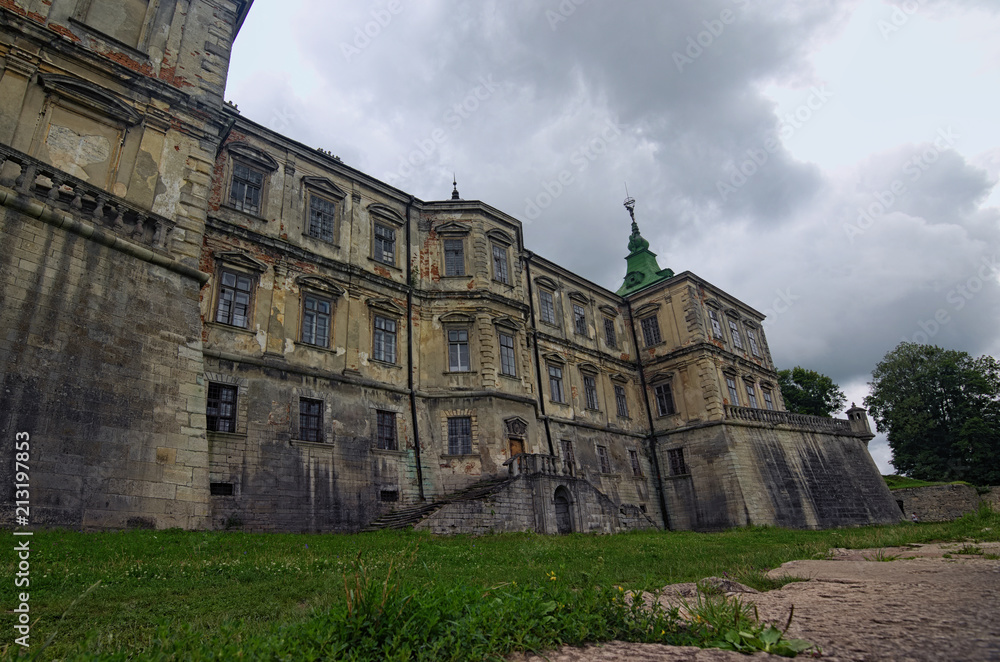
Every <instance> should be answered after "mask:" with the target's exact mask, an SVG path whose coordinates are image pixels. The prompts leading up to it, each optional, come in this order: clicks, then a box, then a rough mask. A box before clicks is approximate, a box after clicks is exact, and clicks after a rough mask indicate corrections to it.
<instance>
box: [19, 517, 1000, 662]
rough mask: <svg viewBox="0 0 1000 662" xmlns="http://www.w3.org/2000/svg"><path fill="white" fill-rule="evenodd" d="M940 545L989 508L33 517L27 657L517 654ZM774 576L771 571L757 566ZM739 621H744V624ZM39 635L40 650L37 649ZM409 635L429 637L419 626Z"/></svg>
mask: <svg viewBox="0 0 1000 662" xmlns="http://www.w3.org/2000/svg"><path fill="white" fill-rule="evenodd" d="M939 540H955V541H959V542H964V541H967V540H976V541H997V540H1000V515H997V514H996V513H994V512H992V511H991V510H989V509H988V508H983V509H982V510H980V511H978V512H976V513H971V514H969V515H966V516H964V517H962V518H961V519H959V520H956V521H954V522H945V523H924V524H921V525H920V526H913V525H910V524H904V525H896V526H884V527H865V528H856V529H843V530H831V531H808V530H805V531H804V530H787V529H779V528H774V527H748V528H742V529H734V530H731V531H726V532H722V533H712V534H706V533H690V532H660V531H649V532H635V533H629V534H620V535H615V536H590V535H582V534H573V535H568V536H540V535H535V534H503V535H494V536H483V537H471V536H451V537H433V536H430V535H427V534H420V533H415V532H412V531H409V532H376V533H366V534H359V535H308V534H260V533H256V534H255V533H246V532H240V531H213V532H191V531H177V530H171V531H149V530H144V531H128V532H104V533H83V532H77V531H64V530H38V531H36V532H35V535H34V537H33V539H32V557H31V560H32V564H31V587H30V592H31V615H32V630H31V644H32V646H31V649H29V651H28V652H29V653H31V654H32V655H35V654H36V653H40V654H39V655H38V656H37V659H68V660H72V659H105V658H108V657H111V656H114V655H117V656H118V657H119V658H121V659H125V658H127V656H128V655H129V654H131V655H132V656H133V658H132V659H147V658H149V657H153V658H154V659H155V656H156V655H159V656H161V658H162V659H167V658H169V657H171V656H174V655H176V657H177V658H179V659H185V658H187V659H206V660H209V659H219V660H221V659H230V658H235V659H239V657H238V655H237V654H238V653H239V651H241V650H242V651H243V659H253V658H255V657H256V656H257V655H256V653H258V652H260V654H261V656H263V659H277V657H276V655H277V654H275V655H273V656H271V657H268V656H269V655H272V654H271V653H269V652H268V651H272V650H273V651H286V652H287V655H285V657H284V658H283V659H289V660H291V659H299V654H300V653H301V655H302V659H310V658H309V656H308V653H309V650H312V649H308V648H307V647H308V646H313V647H316V648H317V649H318V647H320V646H333V644H329V643H324V642H329V641H332V640H333V638H336V637H341V636H344V634H343V633H345V632H353V633H355V635H357V636H360V637H361V638H362V639H361V640H362V641H368V642H369V643H368V644H365V645H370V646H375V645H382V646H383V650H392V651H397V652H399V651H405V650H406V649H405V647H404V646H403V642H402V640H401V639H399V637H402V636H403V634H399V635H393V634H391V633H390V631H389V630H382V629H379V628H380V627H381V626H379V625H378V624H380V623H390V624H391V625H392V628H393V629H394V630H395V631H396V632H398V633H404V634H405V636H407V637H410V636H413V637H422V636H424V634H423V633H424V632H425V631H426V632H432V631H433V632H438V633H444V634H442V636H447V637H451V639H447V641H460V642H461V643H460V644H455V645H462V646H477V647H480V648H472V649H470V650H486V649H485V648H482V647H483V646H486V645H487V644H484V643H482V640H483V639H484V638H485V640H487V641H492V639H493V638H496V637H501V638H503V640H504V641H507V640H508V639H509V640H510V641H511V642H513V643H512V644H510V645H511V646H514V647H520V648H518V649H519V650H532V647H547V646H549V645H550V643H549V642H555V641H564V642H569V641H573V642H578V641H600V640H601V639H600V637H602V636H604V635H603V634H601V633H608V636H612V635H613V636H614V637H617V638H622V637H624V636H625V634H622V633H623V632H624V633H627V632H633V633H635V634H634V635H631V636H635V637H638V636H639V634H638V633H639V632H640V631H641V632H644V633H646V632H652V630H648V628H649V627H650V626H651V625H652V624H654V623H665V622H666V620H667V619H668V617H669V614H668V613H666V612H665V613H664V614H660V615H659V616H657V617H656V618H660V619H663V620H659V621H654V620H648V621H643V620H641V618H647V617H646V616H641V617H640V616H636V617H635V619H632V617H631V616H629V615H628V613H625V612H622V611H621V610H623V609H624V607H623V606H622V605H623V604H624V603H619V602H618V601H616V600H613V599H612V598H616V597H621V596H622V595H623V594H624V593H627V592H629V591H634V590H647V591H653V590H657V589H660V588H662V587H663V586H664V585H666V584H672V583H676V582H693V581H698V580H700V579H702V578H704V577H709V576H716V577H725V576H728V577H731V578H733V579H736V581H739V582H741V583H744V584H747V585H750V586H752V587H754V588H757V589H759V590H768V589H770V588H774V586H773V585H768V583H765V578H766V574H765V573H766V569H767V568H774V567H777V566H779V565H780V564H782V563H784V562H785V561H790V560H793V559H804V558H822V557H823V556H825V554H826V552H827V550H828V549H829V548H831V547H846V548H871V547H896V546H902V545H905V544H907V543H923V542H932V541H939ZM415 548H418V549H415ZM359 550H360V551H361V556H360V557H359V555H358V552H359ZM512 559H516V561H513V562H512ZM16 562H17V560H16V557H14V556H13V555H12V556H10V557H8V558H4V559H0V572H4V573H6V575H5V576H13V575H14V573H15V572H16V567H15V564H16ZM390 577H391V578H393V579H389V578H390ZM551 577H555V580H553V579H551ZM345 578H346V580H345ZM779 581H780V582H784V579H781V580H770V579H767V582H779ZM97 582H100V584H99V585H98V586H97V587H96V588H93V589H92V590H91V591H90V593H89V594H86V595H84V593H85V592H86V591H87V590H88V587H91V586H94V585H95V584H96V583H97ZM597 586H604V587H611V586H621V587H622V588H623V589H624V590H623V591H618V590H604V591H600V590H598V589H596V588H595V587H597ZM352 591H353V594H352V593H351V592H352ZM76 600H78V601H77V602H76V604H75V605H73V606H72V608H71V609H68V608H69V607H70V606H71V605H72V604H73V603H74V601H76ZM498 600H499V602H498ZM552 602H554V603H555V605H556V609H553V610H550V611H548V612H544V609H547V608H548V607H547V606H546V607H541V606H539V605H547V604H548V603H552ZM348 604H350V605H351V606H350V609H348ZM560 604H562V605H569V606H563V607H560V606H559V605H560ZM612 607H613V608H612ZM568 609H569V610H572V611H567V610H568ZM615 610H618V611H615ZM64 612H65V615H64ZM519 614H524V615H525V616H524V618H523V619H522V617H521V616H519ZM549 617H552V618H553V619H554V620H547V619H548V618H549ZM650 618H652V617H650ZM435 619H437V620H435ZM629 619H632V620H629ZM636 619H639V620H636ZM504 621H510V623H511V626H510V628H509V630H508V629H503V626H502V625H501V624H498V622H500V623H502V622H504ZM528 621H531V622H528ZM534 621H541V622H542V625H538V626H535V625H533V624H532V623H533V622H534ZM408 623H409V625H408ZM447 623H454V625H451V626H447V627H446V624H447ZM720 627H721V626H720ZM365 628H368V629H365ZM372 628H375V629H372ZM449 628H450V629H449ZM644 628H645V629H644ZM732 629H735V628H732ZM660 630H663V631H664V634H663V635H659V634H657V635H656V636H657V637H660V636H662V637H663V638H664V639H666V637H667V634H669V633H670V630H668V629H667V628H665V627H661V628H660ZM660 630H656V633H659V632H660ZM740 631H746V632H751V630H748V629H746V628H743V627H742V626H741V627H740V629H738V630H737V633H738V632H740ZM477 632H479V633H480V634H476V633H477ZM718 632H723V630H721V629H720V630H718ZM680 634H682V633H680ZM680 634H679V633H674V634H672V635H671V637H676V636H680ZM352 636H354V635H352ZM643 636H646V635H645V634H644V635H643ZM649 636H652V635H651V634H650V635H649ZM720 636H721V635H719V634H714V635H712V637H710V638H709V639H711V640H712V641H714V640H716V639H718V638H719V637H720ZM755 636H756V635H755ZM459 637H465V639H459ZM49 639H51V645H50V646H49V647H48V648H46V649H44V650H41V647H42V644H44V643H45V642H46V641H47V640H49ZM300 639H301V641H300ZM390 639H391V641H390ZM709 639H706V640H705V641H708V640H709ZM642 640H643V641H645V640H646V639H642ZM650 640H652V639H650ZM672 640H673V639H672ZM414 641H423V642H424V643H425V644H426V645H427V646H432V644H430V643H428V640H426V638H425V639H419V638H418V639H415V640H414ZM762 641H763V640H762ZM310 642H311V643H310ZM379 642H381V643H379ZM387 642H388V643H387ZM470 642H471V643H470ZM477 642H479V643H477ZM414 645H415V644H413V643H412V642H411V644H410V646H411V648H413V646H414ZM422 645H423V644H422ZM506 645H507V644H505V643H500V644H497V643H489V646H490V647H494V646H500V647H502V646H506ZM552 645H555V644H552ZM5 646H6V649H4V647H5ZM387 646H388V647H389V648H386V647H387ZM501 649H502V648H490V650H497V651H499V650H501ZM4 650H6V652H3V651H4ZM323 650H328V649H323ZM511 650H513V649H511ZM19 651H20V647H18V646H13V645H11V643H10V639H8V640H7V641H6V642H3V643H0V659H11V658H13V657H15V656H16V655H18V654H19ZM138 651H142V654H140V653H139V652H138ZM157 651H160V652H159V653H157ZM185 651H187V652H185ZM147 653H148V654H147ZM154 653H155V655H154ZM394 654H395V653H394ZM402 654H403V653H399V655H402ZM499 654H500V653H490V654H489V655H499ZM414 655H416V653H414ZM335 657H336V656H333V655H330V656H329V658H328V659H334V658H335ZM487 657H488V655H487ZM313 659H314V658H313ZM480 659H481V658H480Z"/></svg>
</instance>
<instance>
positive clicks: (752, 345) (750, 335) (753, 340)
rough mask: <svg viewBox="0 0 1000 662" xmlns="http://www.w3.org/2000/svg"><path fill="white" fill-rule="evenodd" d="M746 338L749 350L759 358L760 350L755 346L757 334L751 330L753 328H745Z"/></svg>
mask: <svg viewBox="0 0 1000 662" xmlns="http://www.w3.org/2000/svg"><path fill="white" fill-rule="evenodd" d="M747 340H748V341H749V342H750V352H751V353H752V354H753V355H754V356H756V357H758V358H759V357H760V350H759V349H758V348H757V335H756V334H755V333H754V332H753V329H747Z"/></svg>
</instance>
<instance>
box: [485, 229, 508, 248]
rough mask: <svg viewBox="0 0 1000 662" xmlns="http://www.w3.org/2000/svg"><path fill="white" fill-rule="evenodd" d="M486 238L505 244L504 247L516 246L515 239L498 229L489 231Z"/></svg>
mask: <svg viewBox="0 0 1000 662" xmlns="http://www.w3.org/2000/svg"><path fill="white" fill-rule="evenodd" d="M486 236H487V237H489V238H490V239H492V240H493V241H495V242H497V243H498V244H503V245H504V246H512V245H513V244H514V237H512V236H510V235H509V234H507V233H506V232H504V231H503V230H497V229H496V228H494V229H492V230H487V231H486Z"/></svg>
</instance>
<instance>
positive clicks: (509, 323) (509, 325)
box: [493, 315, 521, 331]
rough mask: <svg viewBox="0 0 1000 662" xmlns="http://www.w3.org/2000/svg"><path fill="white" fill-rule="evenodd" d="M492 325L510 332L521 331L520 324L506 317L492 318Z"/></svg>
mask: <svg viewBox="0 0 1000 662" xmlns="http://www.w3.org/2000/svg"><path fill="white" fill-rule="evenodd" d="M493 324H495V325H496V326H500V327H503V328H505V329H510V330H511V331H519V330H520V329H521V324H520V322H518V321H517V320H516V319H514V318H513V317H510V316H508V315H501V316H500V317H495V318H493Z"/></svg>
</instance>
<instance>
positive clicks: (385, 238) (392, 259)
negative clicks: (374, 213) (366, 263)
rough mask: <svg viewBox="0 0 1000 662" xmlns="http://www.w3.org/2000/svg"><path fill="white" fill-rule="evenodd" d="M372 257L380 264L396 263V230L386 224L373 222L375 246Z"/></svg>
mask: <svg viewBox="0 0 1000 662" xmlns="http://www.w3.org/2000/svg"><path fill="white" fill-rule="evenodd" d="M372 253H373V254H372V257H373V258H374V259H375V260H377V261H378V262H381V263H382V264H391V265H393V266H395V264H396V231H395V230H394V229H392V228H390V227H389V226H387V225H381V224H379V223H376V224H375V247H374V250H373V251H372Z"/></svg>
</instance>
